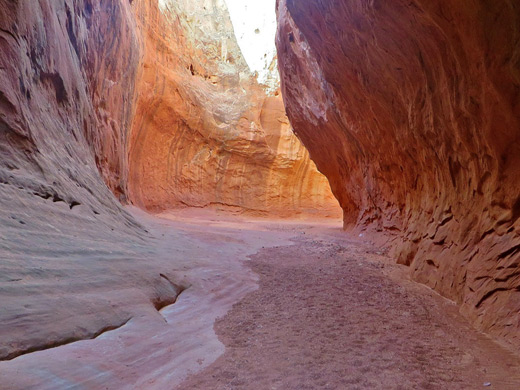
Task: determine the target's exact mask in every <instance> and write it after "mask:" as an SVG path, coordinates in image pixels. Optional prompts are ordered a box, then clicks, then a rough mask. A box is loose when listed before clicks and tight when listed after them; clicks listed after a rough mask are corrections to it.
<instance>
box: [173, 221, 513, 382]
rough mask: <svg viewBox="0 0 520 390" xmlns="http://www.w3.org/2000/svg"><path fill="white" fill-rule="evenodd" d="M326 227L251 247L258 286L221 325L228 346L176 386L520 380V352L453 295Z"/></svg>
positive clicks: (307, 230) (303, 229) (252, 264)
mask: <svg viewBox="0 0 520 390" xmlns="http://www.w3.org/2000/svg"><path fill="white" fill-rule="evenodd" d="M303 233H305V234H303ZM327 233H328V232H327V230H326V229H325V230H324V229H314V231H313V229H305V227H302V232H301V234H300V237H299V238H297V239H296V240H295V245H294V246H282V247H276V248H270V249H264V250H262V251H260V252H259V253H258V254H257V255H254V256H252V261H251V262H250V263H249V266H250V267H251V268H252V269H253V270H254V271H255V272H256V273H257V274H259V275H260V289H259V290H257V291H255V292H253V293H250V294H249V295H248V296H247V297H246V298H245V299H243V300H242V301H241V302H239V303H237V304H235V305H234V306H233V309H232V310H231V311H230V312H229V313H228V314H227V315H226V316H225V317H223V318H220V319H219V320H218V321H217V323H216V325H215V329H216V331H217V334H218V336H219V338H220V339H221V340H222V341H223V342H224V344H225V345H226V348H227V349H226V353H225V354H224V355H223V356H222V357H220V358H219V359H218V360H217V361H216V362H215V363H214V364H213V365H211V366H210V367H209V368H208V369H206V370H205V371H203V372H202V373H200V374H199V375H196V376H193V377H192V378H190V379H189V380H188V381H186V382H184V383H183V384H181V385H180V386H179V387H178V389H280V390H290V389H295V390H296V389H478V388H494V389H516V390H518V389H520V364H519V360H518V358H517V357H515V356H512V355H511V354H509V353H508V352H506V351H504V350H503V349H502V348H501V347H499V346H498V345H496V344H495V343H494V342H492V341H490V340H489V339H488V338H487V337H485V336H483V335H482V334H479V333H478V332H476V331H474V330H472V329H470V328H469V327H468V325H467V324H466V323H465V322H464V320H463V319H462V318H461V317H460V316H459V315H458V313H457V309H456V306H455V305H454V304H453V303H451V302H449V301H447V300H445V299H443V298H441V297H439V296H438V295H436V294H435V293H433V292H432V291H431V290H429V289H427V288H425V287H423V286H420V285H417V284H415V283H412V282H409V281H407V280H406V276H405V272H404V271H405V269H403V268H402V267H400V266H397V265H394V264H392V263H390V262H389V259H385V258H384V257H383V256H379V255H378V254H377V253H374V249H372V248H370V247H369V246H367V245H364V244H362V243H360V242H358V241H357V240H355V241H348V240H347V239H345V237H340V236H338V235H337V234H336V232H335V231H331V232H330V233H331V234H327Z"/></svg>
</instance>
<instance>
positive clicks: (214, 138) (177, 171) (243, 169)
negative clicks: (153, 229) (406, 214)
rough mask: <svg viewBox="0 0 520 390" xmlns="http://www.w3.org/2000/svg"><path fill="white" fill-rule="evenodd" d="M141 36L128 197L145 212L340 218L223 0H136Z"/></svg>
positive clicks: (332, 199) (321, 177) (332, 200)
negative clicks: (160, 1) (243, 47)
mask: <svg viewBox="0 0 520 390" xmlns="http://www.w3.org/2000/svg"><path fill="white" fill-rule="evenodd" d="M133 7H134V12H135V15H136V19H137V22H138V28H139V30H140V31H141V32H142V34H143V50H144V57H143V59H142V63H141V65H140V73H139V75H138V87H137V90H138V98H137V103H136V114H135V118H134V122H133V125H132V130H131V145H130V157H129V161H130V173H129V190H130V192H129V195H130V199H131V201H132V202H134V203H135V204H137V205H139V206H140V207H144V208H146V209H149V210H153V211H158V210H164V209H168V208H172V207H173V208H175V207H185V206H193V207H218V208H225V209H228V210H236V211H238V212H247V213H250V214H251V213H252V214H264V215H265V214H276V215H281V216H295V215H297V214H300V213H302V212H303V213H313V214H319V215H328V216H340V215H341V210H340V208H339V207H338V204H337V201H336V199H335V198H334V196H333V195H332V193H331V191H330V186H329V184H328V182H327V180H326V178H325V177H324V176H323V175H321V174H320V173H319V172H318V171H317V169H316V167H315V165H314V163H313V162H312V161H311V160H310V159H309V156H308V153H307V151H306V150H305V148H304V147H303V146H302V145H301V143H300V141H299V140H298V139H297V138H296V137H295V136H294V135H293V134H292V131H291V127H290V125H289V121H288V119H287V117H286V115H285V110H284V107H283V102H282V99H281V97H280V96H268V95H267V93H266V91H265V90H264V89H263V88H262V87H261V86H260V85H258V83H257V81H256V80H255V79H254V76H253V75H252V74H251V72H250V71H249V68H248V67H247V65H246V63H245V60H244V59H243V56H242V53H241V52H240V49H239V47H238V44H237V42H236V39H235V36H234V32H233V27H232V24H231V20H230V18H229V15H228V11H227V8H226V5H225V3H224V2H223V1H216V2H208V1H191V0H190V1H184V0H183V1H172V2H169V3H167V6H165V7H164V8H161V10H160V9H159V7H157V4H156V3H154V2H145V1H137V2H134V5H133Z"/></svg>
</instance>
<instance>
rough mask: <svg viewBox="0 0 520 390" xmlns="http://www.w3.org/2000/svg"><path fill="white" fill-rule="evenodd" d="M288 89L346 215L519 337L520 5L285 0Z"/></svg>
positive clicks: (428, 280)
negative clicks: (387, 236)
mask: <svg viewBox="0 0 520 390" xmlns="http://www.w3.org/2000/svg"><path fill="white" fill-rule="evenodd" d="M277 7H278V18H279V30H278V36H277V48H278V56H279V67H280V71H281V77H282V93H283V96H284V100H285V104H286V107H287V112H288V116H289V118H290V120H291V123H292V125H293V126H294V128H295V131H296V133H297V134H298V136H299V138H300V139H301V140H302V141H303V143H304V144H305V145H306V146H307V148H308V149H309V151H310V153H311V156H312V158H313V160H314V161H315V162H316V164H317V166H318V168H319V169H320V171H322V172H323V173H324V174H325V175H326V176H327V178H328V179H329V181H330V183H331V185H332V189H333V192H334V194H335V195H336V197H337V198H338V199H339V201H340V204H341V206H342V208H343V210H344V222H345V227H347V228H348V227H351V226H354V225H357V226H361V227H364V228H367V229H369V230H375V231H378V232H391V233H395V234H396V236H395V237H398V238H394V242H393V244H394V248H395V249H396V255H397V256H398V259H399V260H398V261H399V262H401V263H403V264H406V265H409V266H410V271H411V274H412V275H413V277H414V278H415V279H416V280H418V281H420V282H422V283H425V284H427V285H429V286H431V287H433V288H435V289H436V290H437V291H439V292H440V293H441V294H443V295H444V296H446V297H449V298H451V299H453V300H455V301H457V302H458V303H459V304H461V310H462V311H463V312H464V313H465V315H467V316H468V317H469V318H470V319H471V320H472V321H473V322H474V323H475V324H476V326H477V327H478V328H479V329H482V330H485V331H488V332H491V333H492V334H494V335H495V336H498V337H502V338H504V339H506V340H507V341H509V342H512V343H513V344H516V345H517V346H518V345H520V234H519V232H520V230H519V228H520V220H519V217H520V191H519V186H518V183H519V180H520V45H519V43H520V5H519V4H518V3H517V2H513V1H503V2H496V1H486V0H479V1H473V2H451V1H444V0H443V1H437V2H430V1H423V0H414V1H411V2H410V1H400V0H398V1H391V2H383V1H367V0H354V1H348V2H347V1H342V0H327V1H319V2H316V1H311V0H300V1H293V0H279V1H278V5H277Z"/></svg>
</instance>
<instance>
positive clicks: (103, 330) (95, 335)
mask: <svg viewBox="0 0 520 390" xmlns="http://www.w3.org/2000/svg"><path fill="white" fill-rule="evenodd" d="M130 320H131V318H128V319H127V320H125V321H123V322H122V323H120V324H119V325H108V326H105V327H103V328H101V329H99V330H98V331H96V332H94V333H91V334H88V335H85V336H84V337H67V338H64V339H62V340H59V341H51V342H48V343H45V344H42V345H35V346H31V347H28V348H26V349H23V350H18V351H14V352H12V353H10V354H9V355H7V356H6V357H2V358H0V362H3V361H9V360H13V359H16V358H17V357H20V356H23V355H28V354H30V353H34V352H41V351H46V350H49V349H53V348H58V347H62V346H64V345H68V344H72V343H76V342H78V341H85V340H94V339H96V338H98V337H99V336H101V335H103V334H105V333H108V332H111V331H114V330H117V329H120V328H122V327H123V326H125V325H126V324H128V322H130Z"/></svg>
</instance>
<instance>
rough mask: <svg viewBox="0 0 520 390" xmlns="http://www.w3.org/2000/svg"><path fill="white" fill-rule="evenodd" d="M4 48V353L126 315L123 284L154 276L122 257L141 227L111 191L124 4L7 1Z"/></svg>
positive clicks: (0, 96) (120, 107)
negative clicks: (130, 266) (131, 267)
mask: <svg viewBox="0 0 520 390" xmlns="http://www.w3.org/2000/svg"><path fill="white" fill-rule="evenodd" d="M0 53H1V55H0V210H1V212H0V266H1V269H2V271H1V273H0V297H1V298H0V301H1V306H2V309H1V310H0V360H2V359H6V358H12V357H14V356H17V355H18V354H21V353H25V352H28V351H31V350H35V349H41V348H47V347H50V346H53V345H59V344H61V343H64V342H67V341H70V340H75V339H81V338H90V337H93V336H94V335H96V334H97V333H98V332H99V331H102V330H103V329H106V328H107V327H117V326H119V325H121V324H122V323H124V322H125V321H126V320H127V319H128V318H129V314H128V311H127V310H126V309H125V305H126V304H128V303H129V301H130V300H132V299H133V298H130V297H129V296H125V294H121V291H123V290H125V289H126V288H128V286H130V285H135V284H136V283H143V284H142V286H143V291H146V290H147V291H146V292H145V293H144V295H142V296H143V297H146V295H147V294H149V295H153V294H154V287H153V284H154V283H155V282H156V281H155V282H154V280H153V279H154V278H155V277H157V275H151V274H148V275H146V273H141V274H135V273H132V272H129V270H128V268H126V269H125V268H124V267H118V264H119V265H121V264H122V263H123V264H124V263H125V262H126V261H128V259H136V258H138V257H139V256H141V258H145V254H144V253H146V241H147V240H146V236H147V234H146V232H145V231H144V229H143V228H142V227H140V226H139V224H138V223H136V222H135V220H134V219H133V218H132V217H131V216H130V215H128V214H127V213H126V212H125V211H124V210H123V208H122V207H121V205H120V204H119V202H118V201H117V199H116V198H115V197H114V196H113V194H112V192H111V191H110V189H112V191H113V192H114V193H115V194H118V195H120V194H123V193H124V187H125V181H126V179H125V175H126V171H127V162H126V161H127V158H126V147H125V144H126V141H125V139H126V128H127V126H128V125H129V123H130V118H131V115H130V113H131V112H130V108H131V101H132V99H133V93H134V92H133V90H134V81H135V77H136V74H137V64H138V62H137V61H138V59H139V46H138V45H137V35H136V29H135V22H134V19H133V16H132V13H131V10H130V5H129V3H128V2H119V1H115V2H101V1H90V0H77V1H72V0H71V1H64V2H56V1H46V0H41V1H2V2H0ZM123 68H124V69H125V71H124V72H123V71H121V69H123ZM103 179H104V180H103ZM105 183H106V184H105ZM137 253H139V254H140V255H137ZM124 259H126V260H124ZM103 286H104V287H103ZM106 286H111V287H112V288H111V290H110V291H107V290H106ZM134 298H135V296H134ZM141 299H143V298H141ZM144 299H146V298H144Z"/></svg>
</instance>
